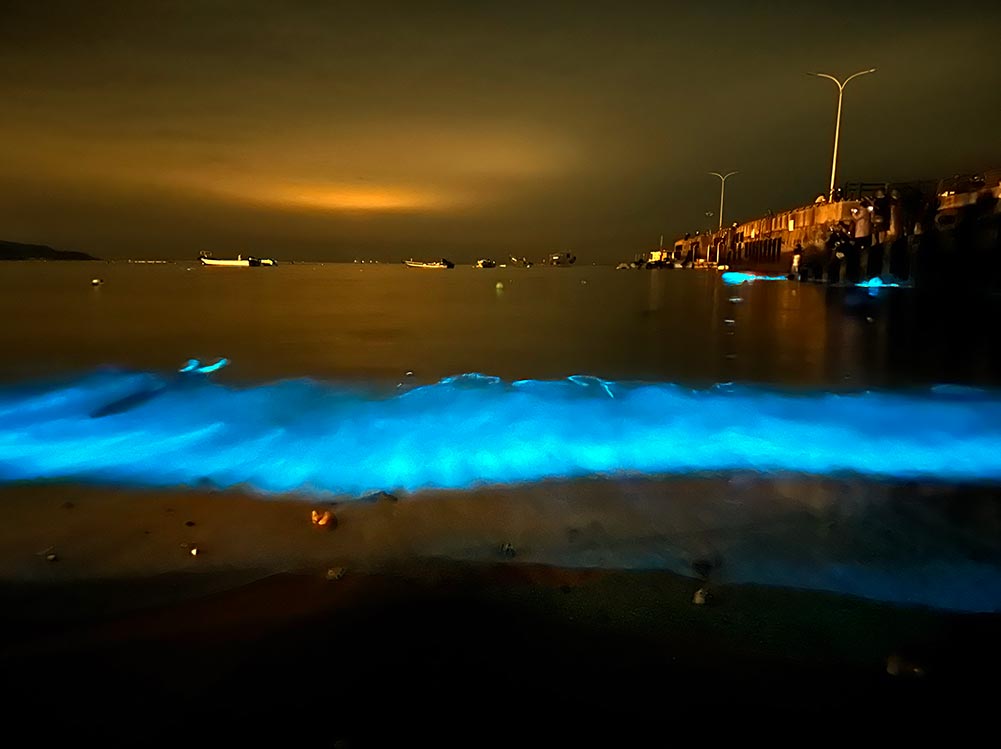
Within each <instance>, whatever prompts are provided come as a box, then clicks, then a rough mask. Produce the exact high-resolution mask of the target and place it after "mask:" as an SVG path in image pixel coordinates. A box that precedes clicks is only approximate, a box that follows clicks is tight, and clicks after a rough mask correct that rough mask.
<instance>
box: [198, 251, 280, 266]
mask: <svg viewBox="0 0 1001 749" xmlns="http://www.w3.org/2000/svg"><path fill="white" fill-rule="evenodd" d="M199 260H201V261H202V265H211V266H216V267H220V268H257V267H259V266H272V265H277V263H276V262H275V261H274V259H273V258H270V257H243V255H237V256H236V260H217V259H216V258H214V257H212V255H211V254H210V253H207V252H203V253H202V254H201V257H200V258H199Z"/></svg>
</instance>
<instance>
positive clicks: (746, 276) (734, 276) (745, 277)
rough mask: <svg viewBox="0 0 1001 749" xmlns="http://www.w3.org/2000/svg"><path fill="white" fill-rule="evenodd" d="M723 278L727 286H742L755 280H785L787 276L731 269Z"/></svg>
mask: <svg viewBox="0 0 1001 749" xmlns="http://www.w3.org/2000/svg"><path fill="white" fill-rule="evenodd" d="M721 278H722V279H723V283H725V284H726V285H727V286H740V285H741V284H744V283H753V282H754V281H785V280H787V279H786V277H785V276H759V275H757V274H756V273H744V272H743V271H736V270H730V271H727V272H726V273H724V274H723V275H722V276H721Z"/></svg>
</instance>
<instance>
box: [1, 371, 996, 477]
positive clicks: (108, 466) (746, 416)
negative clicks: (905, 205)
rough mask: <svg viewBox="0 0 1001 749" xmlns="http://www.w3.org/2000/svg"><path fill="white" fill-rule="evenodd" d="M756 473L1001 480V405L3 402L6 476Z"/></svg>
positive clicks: (394, 393)
mask: <svg viewBox="0 0 1001 749" xmlns="http://www.w3.org/2000/svg"><path fill="white" fill-rule="evenodd" d="M733 470H741V471H743V470H749V471H756V472H761V473H781V472H801V473H807V474H814V475H836V474H861V475H864V476H872V477H885V478H927V479H943V480H950V481H988V482H992V481H996V480H998V479H1001V393H997V392H993V391H983V390H973V389H967V388H958V389H957V388H933V389H930V390H926V391H922V392H881V391H871V392H857V393H833V392H791V391H781V390H776V389H768V388H762V387H752V386H736V385H722V386H717V387H715V388H711V389H703V390H698V389H690V388H685V387H681V386H678V385H674V384H670V383H641V382H609V381H605V380H600V379H597V378H591V377H580V376H575V377H570V378H568V379H565V380H558V381H541V380H521V381H516V382H505V381H502V380H500V379H497V378H493V377H487V376H484V375H478V374H467V375H462V376H457V377H450V378H446V379H443V380H441V381H439V382H437V383H434V384H430V385H424V386H418V387H412V388H402V387H401V388H398V389H396V390H389V389H383V390H380V389H374V388H365V387H360V386H351V385H344V384H335V383H327V382H317V381H313V380H292V381H284V382H277V383H273V384H263V385H256V386H245V387H235V386H231V385H223V384H217V383H213V382H211V381H209V380H208V378H206V377H203V376H200V375H185V374H182V375H175V376H174V377H165V376H162V375H158V374H153V373H128V372H107V371H106V372H99V373H95V374H91V375H89V376H84V377H82V378H80V379H77V380H74V381H72V382H63V383H61V384H58V385H48V386H39V385H29V386H14V387H7V388H5V389H3V390H0V480H4V481H13V480H32V479H56V478H60V479H76V480H85V481H94V482H110V483H120V484H126V485H139V486H142V485H157V486H171V485H187V484H194V483H198V482H204V481H209V482H211V483H213V484H215V485H219V486H232V485H236V484H242V485H246V486H249V487H252V488H254V489H257V490H260V491H262V492H284V491H291V490H298V491H302V492H306V493H336V494H348V495H359V494H363V493H366V492H369V491H374V490H380V489H384V490H392V489H405V490H419V489H422V488H467V487H472V486H476V485H482V484H505V483H520V482H531V481H537V480H540V479H546V478H563V479H568V478H578V477H587V476H607V475H637V474H643V475H656V474H684V473H691V472H706V471H733Z"/></svg>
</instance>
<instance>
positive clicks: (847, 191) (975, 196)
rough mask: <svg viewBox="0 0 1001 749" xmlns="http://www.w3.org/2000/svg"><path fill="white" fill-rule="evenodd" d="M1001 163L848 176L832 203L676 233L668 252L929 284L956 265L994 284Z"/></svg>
mask: <svg viewBox="0 0 1001 749" xmlns="http://www.w3.org/2000/svg"><path fill="white" fill-rule="evenodd" d="M999 207H1001V169H998V170H993V171H988V172H984V173H980V174H975V175H963V176H955V177H950V178H946V179H940V180H930V181H923V182H907V183H887V182H868V183H866V182H861V183H859V182H857V183H852V184H848V185H845V186H844V187H842V188H840V189H838V190H837V191H836V193H835V197H834V200H827V199H826V198H825V197H824V196H820V197H818V198H817V199H816V201H815V202H813V203H811V204H809V205H803V206H799V207H797V208H793V209H790V210H785V211H780V212H777V213H772V212H770V211H769V212H768V213H766V214H765V215H764V216H761V217H758V218H754V219H751V220H748V221H744V222H735V223H733V224H732V225H730V226H728V227H723V228H722V229H718V230H715V231H705V232H700V233H696V234H685V235H684V236H683V237H679V238H678V239H677V240H675V242H674V247H673V251H672V254H673V256H674V258H675V259H677V260H679V261H681V262H683V263H685V264H686V265H688V264H690V265H692V266H694V267H698V266H701V265H709V266H714V265H720V266H722V265H726V266H728V267H730V268H734V269H755V270H768V271H773V272H783V273H794V274H796V275H797V276H798V277H799V278H800V279H802V280H813V281H823V282H827V283H844V282H855V281H860V280H865V279H867V278H873V277H875V276H894V277H896V278H899V279H904V280H914V281H916V282H918V281H920V282H929V283H931V282H933V281H934V279H935V277H939V278H942V277H943V274H944V276H948V275H949V274H950V271H953V270H957V269H959V268H965V269H968V270H974V269H975V272H976V273H977V274H978V275H979V276H980V277H981V280H983V281H986V282H988V283H990V284H991V285H992V287H994V288H998V287H999V283H998V282H999V281H1001V274H999V267H998V266H999V263H998V257H999V253H1001V232H999V228H1001V210H999Z"/></svg>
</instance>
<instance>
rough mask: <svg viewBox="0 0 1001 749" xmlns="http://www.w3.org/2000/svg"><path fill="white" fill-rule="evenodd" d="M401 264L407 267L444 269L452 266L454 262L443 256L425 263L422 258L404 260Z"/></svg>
mask: <svg viewBox="0 0 1001 749" xmlns="http://www.w3.org/2000/svg"><path fill="white" fill-rule="evenodd" d="M403 264H404V265H405V266H407V267H408V268H435V269H444V268H454V267H455V263H453V262H452V261H451V260H446V259H445V258H442V259H441V260H434V261H432V262H430V263H425V262H424V261H422V260H404V261H403Z"/></svg>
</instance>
